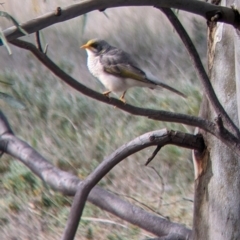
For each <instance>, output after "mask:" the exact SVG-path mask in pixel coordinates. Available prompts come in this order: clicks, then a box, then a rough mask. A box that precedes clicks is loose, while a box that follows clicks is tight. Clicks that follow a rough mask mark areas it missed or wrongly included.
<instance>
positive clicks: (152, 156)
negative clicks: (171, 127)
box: [145, 145, 161, 166]
mask: <svg viewBox="0 0 240 240" xmlns="http://www.w3.org/2000/svg"><path fill="white" fill-rule="evenodd" d="M160 150H161V146H159V145H158V146H157V147H156V149H155V150H154V152H153V153H152V155H151V156H150V157H149V158H148V160H147V162H146V163H145V166H147V165H148V164H149V163H150V162H151V161H152V160H153V159H154V158H155V156H156V155H157V153H158V152H159V151H160Z"/></svg>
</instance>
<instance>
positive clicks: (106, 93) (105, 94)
mask: <svg viewBox="0 0 240 240" xmlns="http://www.w3.org/2000/svg"><path fill="white" fill-rule="evenodd" d="M110 93H111V91H106V92H103V95H104V96H106V97H109V94H110Z"/></svg>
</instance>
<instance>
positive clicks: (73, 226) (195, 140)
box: [62, 129, 204, 240]
mask: <svg viewBox="0 0 240 240" xmlns="http://www.w3.org/2000/svg"><path fill="white" fill-rule="evenodd" d="M167 144H173V145H177V146H181V147H185V148H191V149H195V148H197V150H198V151H200V152H202V151H203V149H204V142H203V139H202V137H201V136H200V135H198V136H195V135H192V134H186V133H181V132H175V131H168V130H166V129H163V130H158V131H154V132H149V133H146V134H143V135H142V136H140V137H137V138H135V139H134V140H132V141H131V142H129V143H127V144H125V145H123V146H122V147H120V148H119V149H117V150H116V151H115V152H114V153H112V154H111V155H110V156H108V157H107V158H105V159H104V160H103V161H102V162H101V164H99V166H98V167H97V168H96V169H95V170H94V171H93V172H92V173H91V174H90V175H89V176H88V177H87V178H86V179H85V180H84V181H83V182H82V183H81V184H80V185H79V187H78V190H77V193H76V195H75V197H74V201H73V204H72V207H71V211H70V214H69V219H68V222H67V225H66V228H65V231H64V235H63V238H62V240H72V239H73V238H74V236H75V234H76V231H77V227H78V223H79V221H80V219H81V215H82V211H83V209H84V205H85V202H86V200H87V196H88V194H89V192H90V191H91V189H92V188H93V187H94V186H95V185H96V184H97V183H98V182H99V181H100V180H101V179H102V178H103V177H104V176H105V175H106V174H107V173H108V172H109V171H110V170H111V169H112V168H113V167H115V166H116V165H117V164H118V163H119V162H121V161H122V160H124V159H125V158H127V157H128V156H130V155H132V154H133V153H136V152H138V151H140V150H142V149H144V148H147V147H149V146H153V145H158V146H161V147H163V146H165V145H167ZM168 234H169V233H167V234H166V233H162V234H161V236H164V235H168ZM179 239H182V237H181V236H180V237H179Z"/></svg>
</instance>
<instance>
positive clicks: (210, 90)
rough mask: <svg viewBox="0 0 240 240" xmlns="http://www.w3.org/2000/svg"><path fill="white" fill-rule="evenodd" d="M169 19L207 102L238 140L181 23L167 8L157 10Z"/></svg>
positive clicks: (238, 135)
mask: <svg viewBox="0 0 240 240" xmlns="http://www.w3.org/2000/svg"><path fill="white" fill-rule="evenodd" d="M159 9H160V10H161V11H162V12H163V13H164V14H165V15H166V16H167V18H168V19H169V21H170V22H171V23H172V25H173V27H174V28H175V30H176V32H177V33H178V35H179V37H180V38H181V39H182V41H183V43H184V45H185V47H186V49H187V51H188V53H189V55H190V58H191V60H192V62H193V65H194V67H195V69H196V71H197V74H198V77H199V79H200V81H201V83H202V86H203V89H204V92H205V94H206V96H207V98H208V100H209V102H210V103H211V104H212V106H213V108H214V110H215V111H216V113H217V115H220V116H221V117H222V118H223V120H224V121H225V124H226V126H227V127H228V128H229V129H230V131H231V132H233V133H234V134H235V136H236V137H238V138H239V139H240V131H239V129H238V127H237V126H236V125H235V124H234V122H233V121H232V120H231V118H230V117H229V115H228V114H227V113H226V111H225V109H224V108H223V106H222V105H221V103H220V102H219V100H218V98H217V96H216V93H215V91H214V89H213V87H212V84H211V82H210V80H209V78H208V75H207V73H206V71H205V69H204V67H203V65H202V62H201V59H200V57H199V54H198V52H197V50H196V48H195V46H194V44H193V42H192V40H191V39H190V37H189V35H188V34H187V32H186V30H185V29H184V27H183V26H182V24H181V22H180V21H179V20H178V18H177V17H176V15H175V14H174V13H173V11H172V10H171V9H168V8H159Z"/></svg>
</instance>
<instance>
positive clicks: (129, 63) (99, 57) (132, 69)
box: [81, 39, 186, 103]
mask: <svg viewBox="0 0 240 240" xmlns="http://www.w3.org/2000/svg"><path fill="white" fill-rule="evenodd" d="M81 48H84V49H86V51H87V54H88V60H87V65H88V69H89V71H90V72H91V73H92V75H93V76H94V77H96V78H98V80H99V81H100V82H101V83H102V84H103V85H104V86H105V88H106V89H107V90H108V91H106V92H104V93H103V94H104V95H105V96H109V94H110V93H111V92H122V93H123V94H122V95H121V97H120V100H121V101H122V102H124V103H125V102H126V101H125V99H124V97H125V94H126V92H127V90H128V89H129V88H131V87H148V88H151V89H155V88H159V87H162V88H166V89H168V90H170V91H172V92H174V93H176V94H178V95H180V96H182V97H186V96H185V95H184V94H183V93H181V92H179V91H178V90H176V89H174V88H172V87H170V86H168V85H166V84H165V83H163V82H160V81H154V80H152V79H150V78H149V77H148V76H147V75H146V73H145V72H144V71H142V70H141V69H140V68H139V67H138V65H137V64H136V63H135V61H134V60H133V59H132V58H131V56H130V55H129V54H128V53H126V52H124V51H123V50H121V49H119V48H116V47H113V46H111V45H109V44H108V43H107V42H106V41H104V40H99V39H93V40H89V41H88V42H87V43H86V44H84V45H82V46H81Z"/></svg>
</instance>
